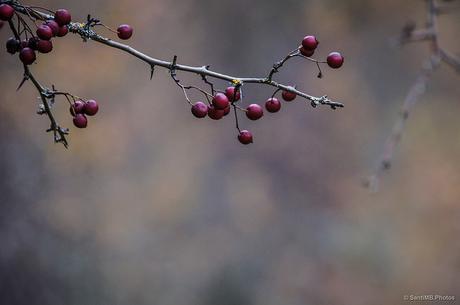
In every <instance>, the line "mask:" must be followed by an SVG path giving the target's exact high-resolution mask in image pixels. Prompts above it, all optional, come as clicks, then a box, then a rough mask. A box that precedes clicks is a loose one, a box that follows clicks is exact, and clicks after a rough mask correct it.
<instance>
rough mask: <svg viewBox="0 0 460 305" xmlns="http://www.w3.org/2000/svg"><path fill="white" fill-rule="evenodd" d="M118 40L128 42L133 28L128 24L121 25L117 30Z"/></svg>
mask: <svg viewBox="0 0 460 305" xmlns="http://www.w3.org/2000/svg"><path fill="white" fill-rule="evenodd" d="M117 33H118V38H120V39H123V40H128V39H130V38H131V36H133V27H132V26H130V25H129V24H122V25H120V26H119V27H118V29H117Z"/></svg>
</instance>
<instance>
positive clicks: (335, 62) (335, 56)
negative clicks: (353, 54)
mask: <svg viewBox="0 0 460 305" xmlns="http://www.w3.org/2000/svg"><path fill="white" fill-rule="evenodd" d="M343 61H344V58H343V56H342V54H340V53H339V52H332V53H330V54H329V55H328V56H327V64H328V65H329V67H331V68H332V69H338V68H340V67H341V66H342V65H343Z"/></svg>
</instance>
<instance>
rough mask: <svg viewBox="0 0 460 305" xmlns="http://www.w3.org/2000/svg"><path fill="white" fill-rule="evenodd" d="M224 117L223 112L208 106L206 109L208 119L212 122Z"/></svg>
mask: <svg viewBox="0 0 460 305" xmlns="http://www.w3.org/2000/svg"><path fill="white" fill-rule="evenodd" d="M223 116H224V110H221V109H217V108H216V107H214V106H209V107H208V117H210V118H211V119H213V120H220V119H221V118H223Z"/></svg>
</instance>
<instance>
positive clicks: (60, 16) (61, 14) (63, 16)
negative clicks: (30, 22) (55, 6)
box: [54, 9, 72, 26]
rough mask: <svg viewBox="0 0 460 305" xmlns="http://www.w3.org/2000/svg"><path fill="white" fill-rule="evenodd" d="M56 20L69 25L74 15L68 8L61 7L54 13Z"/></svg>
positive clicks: (60, 23) (61, 24) (58, 22)
mask: <svg viewBox="0 0 460 305" xmlns="http://www.w3.org/2000/svg"><path fill="white" fill-rule="evenodd" d="M54 21H56V22H57V24H59V25H60V26H63V25H67V24H69V23H70V21H72V16H71V15H70V13H69V11H68V10H66V9H59V10H57V11H56V12H55V13H54Z"/></svg>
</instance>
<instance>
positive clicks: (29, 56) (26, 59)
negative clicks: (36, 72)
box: [19, 47, 37, 65]
mask: <svg viewBox="0 0 460 305" xmlns="http://www.w3.org/2000/svg"><path fill="white" fill-rule="evenodd" d="M19 59H20V60H21V61H22V62H23V63H24V64H25V65H31V64H32V63H33V62H34V61H35V59H37V57H36V55H35V51H34V50H32V49H31V48H29V47H25V48H23V49H22V50H21V52H19Z"/></svg>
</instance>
